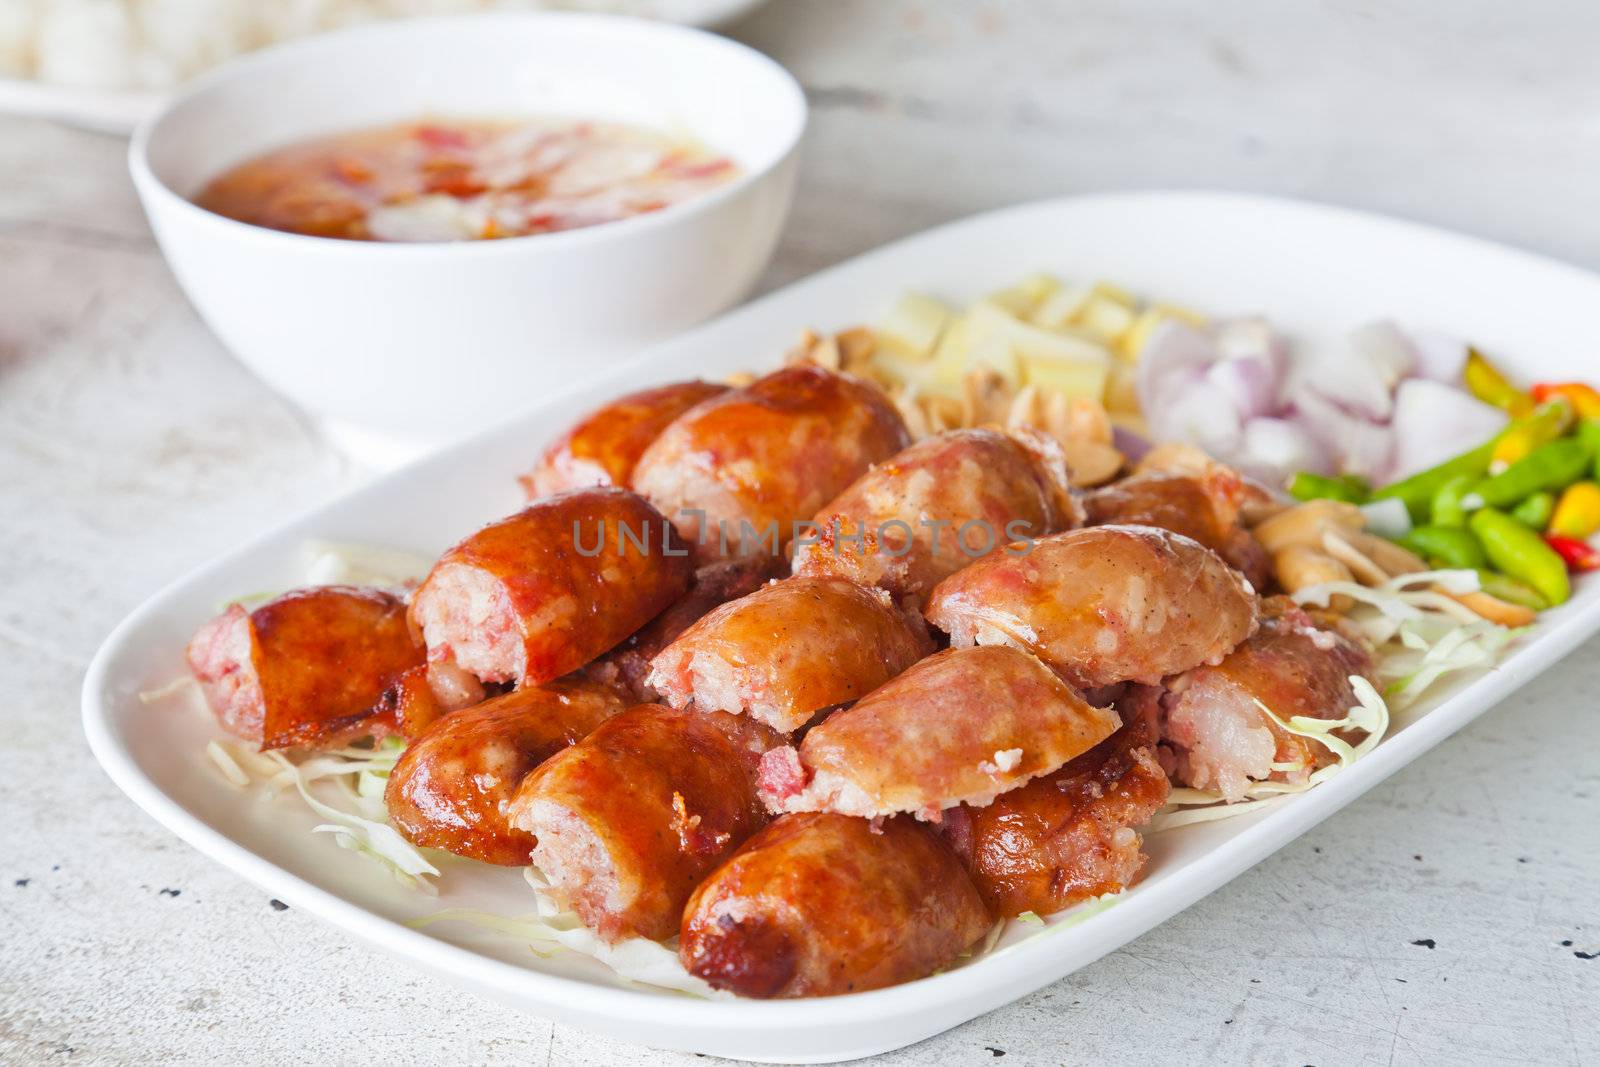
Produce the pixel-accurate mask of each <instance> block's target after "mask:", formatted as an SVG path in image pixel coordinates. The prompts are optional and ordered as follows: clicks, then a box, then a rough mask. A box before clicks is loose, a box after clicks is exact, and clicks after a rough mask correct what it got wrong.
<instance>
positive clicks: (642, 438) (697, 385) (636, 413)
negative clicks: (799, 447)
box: [518, 381, 728, 500]
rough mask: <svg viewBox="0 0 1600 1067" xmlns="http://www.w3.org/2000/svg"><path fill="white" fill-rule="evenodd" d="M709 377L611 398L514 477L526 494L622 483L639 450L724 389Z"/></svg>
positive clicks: (535, 495) (630, 474) (641, 452)
mask: <svg viewBox="0 0 1600 1067" xmlns="http://www.w3.org/2000/svg"><path fill="white" fill-rule="evenodd" d="M727 390H728V387H727V386H726V385H717V384H714V383H712V382H699V381H694V382H674V383H673V384H671V385H661V386H657V387H656V388H654V389H644V390H641V391H640V392H637V393H629V394H628V395H627V396H624V397H621V398H619V399H617V400H613V401H612V402H611V403H609V404H606V405H605V406H604V407H601V408H599V409H597V410H595V411H592V412H590V413H589V414H588V415H586V416H584V417H583V418H582V419H580V420H579V421H578V423H577V424H576V425H574V426H573V427H572V429H570V430H568V431H567V432H566V433H564V434H562V435H561V436H560V437H559V438H557V439H556V441H555V442H554V443H553V444H551V445H550V447H549V448H547V449H545V451H544V455H542V456H541V457H539V464H538V466H536V467H534V468H533V470H531V471H529V472H528V473H527V474H524V475H523V476H522V477H521V478H520V479H518V480H519V481H521V482H522V487H523V488H524V489H525V490H527V493H528V499H529V500H537V499H538V498H539V497H545V496H551V495H553V494H555V493H561V492H565V491H566V490H568V489H582V488H584V487H586V486H591V485H620V486H622V487H623V488H627V487H628V486H629V485H630V484H631V482H632V480H633V468H634V466H635V465H636V464H637V463H638V462H639V457H640V456H642V455H644V450H645V449H646V448H648V447H649V446H650V442H652V441H654V440H655V439H656V438H657V437H659V436H660V435H661V431H662V430H665V429H666V428H667V427H668V426H669V425H671V423H672V421H673V420H674V419H676V418H677V417H678V416H679V415H682V414H683V413H684V412H685V411H688V410H689V409H690V408H692V407H694V406H695V405H696V404H698V403H700V401H702V400H706V399H708V398H710V397H713V396H716V395H717V394H718V393H724V392H727Z"/></svg>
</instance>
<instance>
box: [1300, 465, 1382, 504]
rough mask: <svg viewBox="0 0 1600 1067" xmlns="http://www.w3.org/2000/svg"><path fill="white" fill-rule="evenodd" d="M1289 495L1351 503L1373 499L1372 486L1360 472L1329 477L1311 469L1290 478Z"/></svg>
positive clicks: (1360, 502)
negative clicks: (1312, 471) (1314, 472)
mask: <svg viewBox="0 0 1600 1067" xmlns="http://www.w3.org/2000/svg"><path fill="white" fill-rule="evenodd" d="M1289 495H1290V496H1292V497H1294V498H1295V499H1296V500H1343V501H1345V502H1346V503H1350V504H1365V503H1366V502H1367V501H1368V500H1370V499H1372V486H1371V485H1370V484H1369V483H1368V482H1367V480H1366V479H1365V478H1363V477H1361V475H1359V474H1341V475H1338V476H1337V477H1334V478H1327V477H1324V476H1323V475H1320V474H1312V473H1311V472H1310V471H1300V472H1299V473H1298V474H1296V475H1295V476H1294V477H1293V478H1291V479H1289Z"/></svg>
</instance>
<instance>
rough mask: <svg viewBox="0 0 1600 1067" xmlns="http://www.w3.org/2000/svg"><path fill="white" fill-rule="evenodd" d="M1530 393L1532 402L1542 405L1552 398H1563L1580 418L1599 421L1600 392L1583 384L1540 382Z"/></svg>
mask: <svg viewBox="0 0 1600 1067" xmlns="http://www.w3.org/2000/svg"><path fill="white" fill-rule="evenodd" d="M1530 393H1531V395H1532V397H1533V399H1534V400H1536V401H1538V402H1540V403H1543V402H1544V401H1546V400H1549V399H1550V398H1551V397H1553V396H1564V397H1566V398H1567V399H1568V400H1570V401H1572V407H1573V410H1574V411H1576V412H1577V413H1578V416H1579V417H1580V418H1585V419H1600V391H1596V389H1595V388H1594V386H1592V385H1585V384H1584V383H1583V382H1540V383H1539V384H1538V385H1535V386H1534V387H1533V389H1532V390H1530Z"/></svg>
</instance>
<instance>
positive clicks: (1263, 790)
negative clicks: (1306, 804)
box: [1148, 674, 1389, 834]
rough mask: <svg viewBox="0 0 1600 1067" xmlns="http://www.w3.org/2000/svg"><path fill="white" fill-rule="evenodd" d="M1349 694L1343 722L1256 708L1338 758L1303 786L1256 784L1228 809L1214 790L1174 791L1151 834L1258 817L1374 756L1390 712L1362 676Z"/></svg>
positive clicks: (1258, 704) (1353, 680) (1152, 822)
mask: <svg viewBox="0 0 1600 1067" xmlns="http://www.w3.org/2000/svg"><path fill="white" fill-rule="evenodd" d="M1350 688H1351V689H1353V690H1354V691H1355V695H1356V705H1355V707H1353V708H1351V709H1350V710H1349V711H1347V712H1346V713H1345V715H1344V717H1343V718H1342V719H1314V718H1311V717H1310V716H1307V715H1294V716H1291V717H1290V718H1289V719H1288V720H1284V719H1282V718H1280V717H1279V716H1278V715H1277V714H1276V713H1275V712H1273V710H1272V709H1271V708H1269V707H1267V706H1266V705H1265V704H1263V703H1262V702H1261V701H1259V700H1257V701H1256V707H1257V708H1260V709H1261V714H1263V715H1265V716H1266V717H1267V718H1269V719H1271V720H1272V721H1273V722H1274V723H1275V724H1276V725H1277V726H1278V727H1279V728H1280V729H1282V730H1284V731H1285V732H1286V733H1291V734H1295V735H1297V736H1299V737H1306V738H1310V739H1311V740H1313V741H1316V742H1317V743H1318V744H1320V745H1322V746H1323V747H1325V748H1326V749H1328V751H1330V752H1332V753H1333V755H1334V757H1335V762H1333V763H1330V764H1328V765H1327V766H1326V767H1322V768H1319V769H1318V770H1315V771H1313V772H1311V773H1310V774H1309V775H1307V776H1306V778H1305V780H1304V781H1299V782H1275V781H1271V780H1268V781H1264V782H1251V783H1250V785H1249V787H1248V788H1247V789H1246V790H1245V797H1246V799H1245V800H1242V801H1236V802H1234V803H1232V804H1229V803H1227V802H1226V800H1225V799H1224V798H1223V796H1222V794H1221V793H1217V792H1214V791H1212V790H1209V789H1188V788H1178V789H1174V790H1173V791H1172V793H1171V794H1170V795H1169V796H1168V797H1167V806H1166V808H1165V809H1163V810H1162V811H1160V812H1158V813H1157V814H1156V815H1155V816H1154V817H1153V818H1152V819H1151V820H1150V824H1149V827H1148V832H1149V833H1152V834H1155V833H1160V832H1161V831H1162V830H1171V829H1173V828H1174V827H1177V826H1188V825H1190V824H1192V823H1198V822H1213V821H1215V820H1217V819H1229V818H1232V817H1234V816H1235V815H1243V814H1245V813H1246V812H1251V811H1258V810H1260V809H1261V808H1262V807H1264V806H1266V805H1267V804H1269V803H1271V802H1272V801H1274V800H1277V799H1279V798H1280V797H1283V796H1286V795H1288V794H1292V793H1304V792H1305V791H1306V790H1308V789H1310V788H1312V787H1313V786H1316V785H1318V784H1319V783H1321V782H1325V781H1327V780H1328V779H1329V778H1332V777H1333V776H1334V775H1335V774H1338V773H1339V772H1340V771H1342V770H1344V769H1345V768H1346V767H1348V766H1349V765H1350V764H1352V763H1354V762H1355V761H1356V760H1358V759H1360V758H1361V757H1363V756H1365V755H1366V754H1367V753H1368V752H1371V751H1372V750H1373V749H1374V748H1376V747H1377V745H1378V742H1379V741H1381V740H1383V737H1384V735H1385V734H1387V733H1388V732H1389V706H1388V704H1387V703H1385V702H1384V699H1383V697H1382V696H1381V695H1379V693H1378V691H1377V690H1376V689H1374V688H1373V686H1372V683H1371V682H1369V681H1367V680H1366V679H1365V678H1363V677H1361V676H1360V675H1359V674H1352V675H1351V676H1350ZM1343 730H1361V731H1363V732H1364V733H1365V734H1366V736H1365V737H1363V738H1362V739H1361V741H1360V743H1359V744H1355V745H1352V744H1350V743H1349V742H1348V741H1346V740H1345V739H1344V738H1342V737H1337V736H1335V734H1336V732H1338V731H1343Z"/></svg>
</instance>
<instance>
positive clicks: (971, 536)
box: [794, 429, 1082, 602]
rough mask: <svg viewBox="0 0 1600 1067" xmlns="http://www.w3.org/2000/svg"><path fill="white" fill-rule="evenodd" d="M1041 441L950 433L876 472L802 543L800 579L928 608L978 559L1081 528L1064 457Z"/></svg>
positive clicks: (798, 546)
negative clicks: (814, 578)
mask: <svg viewBox="0 0 1600 1067" xmlns="http://www.w3.org/2000/svg"><path fill="white" fill-rule="evenodd" d="M1053 444H1054V442H1053V441H1050V440H1048V439H1046V438H1045V437H1044V436H1043V435H1033V434H1024V435H1019V436H1012V435H1009V434H1004V433H1001V432H999V431H997V430H988V429H971V430H948V431H946V432H944V433H941V434H936V435H934V436H933V437H929V438H927V439H926V440H923V441H919V442H917V443H916V444H914V445H912V446H911V447H910V448H907V449H905V450H904V451H903V452H899V453H897V454H896V455H894V456H892V457H890V458H889V459H886V460H884V461H883V462H882V463H879V464H876V465H875V466H874V467H873V468H872V469H871V470H869V471H868V472H867V473H865V474H863V475H862V476H861V477H860V478H857V479H856V480H855V482H853V483H852V484H851V485H850V487H849V488H848V489H846V490H845V491H844V492H842V493H840V494H839V495H838V496H837V497H834V499H833V500H832V501H831V502H829V503H828V505H827V506H826V507H824V508H823V509H822V510H821V511H819V512H817V515H816V519H815V522H816V525H817V528H818V530H819V531H820V532H819V534H818V536H817V538H816V539H815V540H809V539H804V538H802V539H801V540H798V541H796V542H795V553H794V572H795V573H796V574H837V575H840V576H842V577H846V578H853V579H854V580H856V581H858V582H861V583H862V584H863V585H876V586H879V587H881V588H883V589H887V590H888V591H889V593H890V594H891V595H893V596H894V597H895V598H896V599H897V600H898V599H902V598H906V597H910V598H913V599H914V600H915V601H917V602H920V601H921V599H922V598H923V597H924V596H925V595H926V594H927V593H928V591H929V590H931V589H932V588H933V587H934V586H935V585H937V584H938V582H939V581H940V579H942V578H945V577H947V576H949V575H951V574H954V573H955V572H956V571H958V570H960V569H961V568H962V567H964V566H966V565H967V564H969V563H971V562H972V561H973V560H974V559H978V558H979V557H981V556H984V555H987V554H988V553H990V552H993V551H995V550H997V549H999V548H1000V547H1002V546H1004V545H1007V544H1010V543H1011V542H1013V541H1021V540H1025V539H1028V538H1035V537H1043V536H1044V535H1045V534H1052V533H1056V532H1058V531H1060V530H1065V529H1069V528H1071V527H1073V526H1077V525H1080V524H1081V522H1082V511H1081V509H1080V508H1079V507H1078V505H1077V503H1076V502H1075V501H1074V500H1073V498H1072V496H1071V495H1070V494H1069V493H1068V491H1067V470H1066V463H1065V460H1064V459H1063V458H1062V457H1061V455H1060V448H1059V447H1055V448H1054V451H1053V452H1052V451H1051V446H1052V445H1053Z"/></svg>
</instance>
